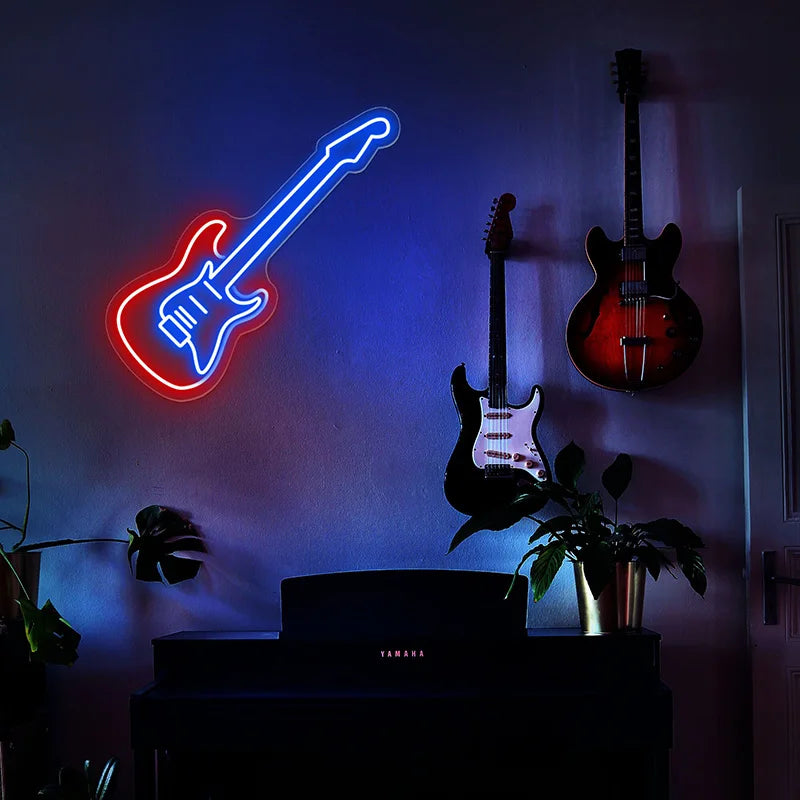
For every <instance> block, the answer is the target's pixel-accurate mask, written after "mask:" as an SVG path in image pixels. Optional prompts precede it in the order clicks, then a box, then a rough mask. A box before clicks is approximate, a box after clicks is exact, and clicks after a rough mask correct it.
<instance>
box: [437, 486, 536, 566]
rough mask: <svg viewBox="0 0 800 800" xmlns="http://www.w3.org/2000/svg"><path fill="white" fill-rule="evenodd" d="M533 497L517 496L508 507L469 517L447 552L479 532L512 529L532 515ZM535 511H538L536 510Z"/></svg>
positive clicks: (526, 494) (499, 507)
mask: <svg viewBox="0 0 800 800" xmlns="http://www.w3.org/2000/svg"><path fill="white" fill-rule="evenodd" d="M533 497H535V496H534V495H530V494H528V493H525V494H522V495H519V496H518V497H517V498H515V499H514V500H513V501H512V502H511V503H510V504H509V505H506V506H498V507H497V508H492V509H489V510H487V511H483V512H481V513H480V514H475V515H474V516H472V517H470V518H469V519H468V520H467V521H466V522H465V523H464V524H463V525H462V526H461V527H460V528H459V529H458V530H457V531H456V533H455V536H453V538H452V539H451V541H450V546H449V547H448V548H447V552H448V553H452V552H453V550H455V549H456V547H458V545H460V544H461V543H462V542H463V541H464V540H465V539H468V538H469V537H470V536H472V535H473V534H474V533H478V532H479V531H503V530H506V529H507V528H511V527H513V526H514V525H516V524H517V523H518V522H519V521H520V520H522V519H525V517H527V516H528V514H529V513H533V512H532V511H531V508H532V505H531V504H533V505H535V503H536V500H534V499H532V498H533ZM545 502H546V500H545ZM542 505H544V503H543V504H542ZM539 508H541V506H539ZM536 510H537V511H538V508H537V509H536Z"/></svg>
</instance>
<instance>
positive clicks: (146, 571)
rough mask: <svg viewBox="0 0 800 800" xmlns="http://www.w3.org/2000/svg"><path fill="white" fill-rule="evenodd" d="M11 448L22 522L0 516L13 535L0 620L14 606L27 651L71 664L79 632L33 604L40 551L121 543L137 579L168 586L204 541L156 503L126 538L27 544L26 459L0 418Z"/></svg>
mask: <svg viewBox="0 0 800 800" xmlns="http://www.w3.org/2000/svg"><path fill="white" fill-rule="evenodd" d="M9 449H13V450H16V451H18V452H19V453H21V454H22V455H23V456H24V459H25V487H26V501H25V511H24V514H23V516H22V522H21V523H19V524H17V523H15V522H11V521H10V520H8V519H5V518H0V532H2V531H8V532H11V533H13V534H14V537H15V541H14V542H13V543H12V544H11V545H10V546H9V547H6V546H5V545H4V544H3V543H2V541H0V587H3V588H5V589H6V590H9V589H13V590H14V594H13V602H9V601H8V600H6V601H5V602H3V600H2V598H0V613H2V614H3V615H4V618H3V619H0V623H2V624H3V626H4V627H5V628H6V629H7V628H8V626H9V624H10V623H11V622H12V620H11V619H10V618H11V617H12V616H14V614H13V612H14V611H15V610H16V607H18V608H19V611H20V613H21V617H22V621H23V623H24V629H25V637H26V639H27V643H28V647H29V649H30V655H31V657H32V658H33V659H35V660H38V661H43V662H46V663H51V664H66V665H69V664H72V663H74V661H75V660H76V659H77V657H78V654H77V648H78V643H79V642H80V638H81V637H80V634H79V633H78V632H77V631H76V630H75V629H74V628H73V627H72V626H71V625H70V624H69V623H68V622H67V621H66V619H64V617H62V616H61V614H60V613H59V612H58V611H57V610H56V608H55V607H54V606H53V604H52V603H51V602H50V600H47V601H46V602H45V603H44V605H42V606H41V607H39V606H38V605H37V587H38V567H39V559H40V557H41V553H42V551H43V550H47V549H50V548H53V547H65V546H71V545H78V544H89V543H96V542H117V543H120V544H124V545H127V557H128V563H129V566H130V569H131V572H132V573H133V575H134V577H135V578H136V579H137V580H141V581H164V582H166V583H168V584H175V583H179V582H180V581H185V580H189V579H191V578H194V577H195V576H196V575H197V573H198V571H199V570H200V567H201V565H202V561H201V560H199V559H196V558H192V557H191V556H187V555H185V554H186V553H205V552H206V549H205V545H204V544H203V542H202V540H201V538H200V535H199V534H198V532H197V530H196V529H195V527H194V526H193V525H192V523H191V522H190V521H189V520H187V519H185V518H184V517H183V516H181V515H180V514H179V513H178V512H176V511H174V510H172V509H170V508H167V507H165V506H160V505H150V506H146V507H144V508H142V509H141V510H140V511H139V512H138V513H137V514H136V518H135V523H136V530H135V531H134V530H132V529H130V528H128V538H126V539H117V538H106V537H94V538H87V539H55V540H51V541H42V542H35V543H30V542H27V536H28V520H29V515H30V508H31V475H30V457H29V455H28V453H27V451H26V450H25V449H24V448H23V447H22V446H21V445H20V444H19V443H18V442H17V441H16V434H15V432H14V428H13V426H12V425H11V422H10V421H9V420H7V419H4V420H2V421H1V422H0V450H9Z"/></svg>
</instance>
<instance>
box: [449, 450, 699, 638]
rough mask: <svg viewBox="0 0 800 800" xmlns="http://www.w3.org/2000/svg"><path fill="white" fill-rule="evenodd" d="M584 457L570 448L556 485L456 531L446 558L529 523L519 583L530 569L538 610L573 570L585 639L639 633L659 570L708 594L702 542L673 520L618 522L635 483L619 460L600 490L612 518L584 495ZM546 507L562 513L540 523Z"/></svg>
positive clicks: (628, 463)
mask: <svg viewBox="0 0 800 800" xmlns="http://www.w3.org/2000/svg"><path fill="white" fill-rule="evenodd" d="M585 466H586V458H585V454H584V451H583V450H582V449H581V448H580V447H579V446H578V445H576V444H575V443H574V442H570V443H569V444H568V445H566V447H564V448H563V449H562V450H561V451H560V452H559V453H558V455H557V456H556V459H555V462H554V472H555V479H554V480H547V481H543V482H542V483H540V484H538V485H534V486H531V487H530V488H526V490H525V491H521V492H520V493H519V494H518V495H517V496H515V497H514V498H513V499H512V500H511V502H510V503H509V504H508V505H506V506H502V507H498V508H495V509H492V510H490V511H488V512H486V513H484V514H482V515H480V516H476V517H472V518H470V519H469V520H467V521H466V522H465V523H464V525H462V526H461V528H459V530H458V531H457V532H456V535H455V536H454V537H453V539H452V541H451V543H450V548H449V551H448V552H452V550H453V549H454V548H455V547H457V546H458V545H459V544H461V542H463V541H464V540H465V539H466V538H468V537H469V536H471V535H472V534H473V533H476V532H477V531H480V530H502V529H505V528H509V527H511V526H513V525H516V524H517V523H518V522H520V521H521V520H522V519H526V518H527V519H530V520H532V521H533V522H534V523H536V528H535V530H534V531H533V533H532V535H531V536H530V538H529V540H528V544H529V545H531V547H530V548H529V549H528V550H527V552H525V553H524V555H523V556H522V558H521V560H520V562H519V564H518V565H517V568H516V569H515V571H514V576H515V577H516V576H517V575H519V573H520V571H521V569H522V568H523V566H524V565H525V564H526V563H527V562H529V561H530V585H531V591H532V594H533V599H534V602H537V601H539V600H541V598H542V597H544V595H545V593H546V592H547V590H548V589H549V588H550V585H551V584H552V582H553V580H554V578H555V576H556V575H557V574H558V571H559V570H560V569H561V567H562V565H563V564H564V561H565V560H566V561H570V562H572V564H573V570H574V573H575V580H576V591H577V595H578V608H579V614H580V618H581V626H582V628H583V630H584V631H585V632H587V633H601V632H608V631H612V630H617V629H620V628H639V627H641V611H642V603H643V598H644V580H645V576H646V573H647V572H649V573H650V575H651V576H652V578H653V579H654V580H658V578H659V575H660V574H661V571H662V569H666V570H667V571H668V572H670V573H671V574H673V575H675V573H676V571H680V572H681V573H682V574H683V575H684V576H685V577H686V578H687V580H688V581H689V585H690V586H691V587H692V589H694V591H696V592H697V593H698V594H699V595H701V596H703V595H704V594H705V591H706V572H705V564H704V562H703V558H702V556H701V554H700V553H699V550H700V549H702V548H703V547H704V544H703V541H702V540H701V539H700V537H699V536H698V535H697V534H696V533H695V532H694V531H693V530H692V529H691V528H689V527H688V526H686V525H684V524H683V523H681V522H679V521H678V520H676V519H671V518H666V517H662V518H659V519H655V520H652V521H650V522H637V523H632V524H631V523H626V522H620V521H619V499H620V497H621V496H622V494H623V493H624V492H625V490H626V489H627V488H628V486H629V484H630V482H631V478H632V476H633V461H632V459H631V457H630V456H629V455H628V454H627V453H620V454H619V455H618V456H617V457H616V458H615V459H614V461H613V463H612V464H611V465H610V466H609V467H607V468H606V469H605V471H604V472H603V474H602V477H601V483H602V485H603V488H604V489H605V491H606V493H607V494H608V496H609V497H610V498H611V499H612V500H613V503H614V507H613V517H612V516H608V515H607V514H606V512H605V509H604V504H603V497H602V495H601V493H600V491H599V490H595V491H590V492H586V491H582V490H581V489H580V487H579V479H580V477H581V475H582V474H583V472H584V469H585ZM548 505H555V506H556V507H557V508H558V511H559V513H556V514H555V515H554V516H551V517H549V518H547V519H542V518H540V516H537V514H538V512H539V511H541V510H542V509H544V508H546V507H547V506H548Z"/></svg>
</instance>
